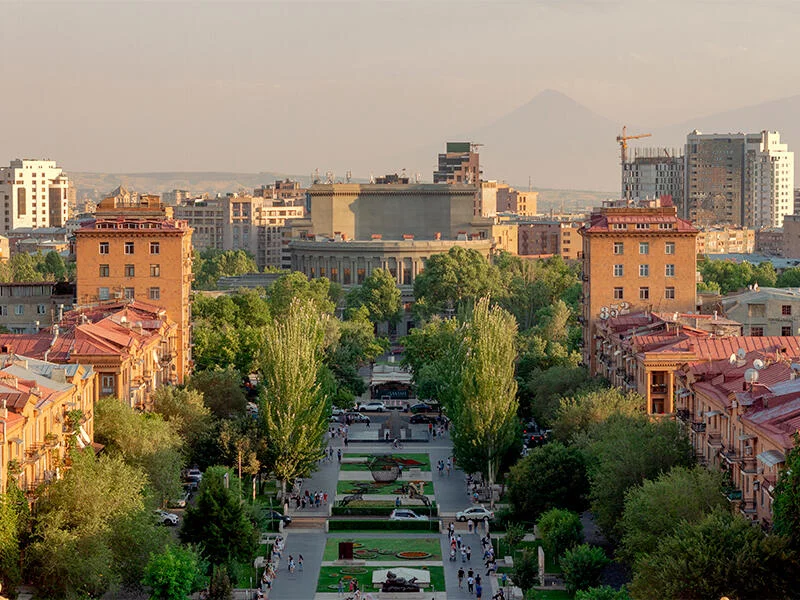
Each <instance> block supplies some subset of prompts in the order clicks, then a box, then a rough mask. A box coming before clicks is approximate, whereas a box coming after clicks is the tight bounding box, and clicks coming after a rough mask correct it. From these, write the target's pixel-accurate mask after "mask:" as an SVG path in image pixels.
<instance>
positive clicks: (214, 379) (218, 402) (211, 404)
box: [186, 366, 247, 419]
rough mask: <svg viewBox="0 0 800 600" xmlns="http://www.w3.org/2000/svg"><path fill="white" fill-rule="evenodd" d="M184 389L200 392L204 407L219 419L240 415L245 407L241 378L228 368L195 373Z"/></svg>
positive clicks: (245, 401) (245, 400)
mask: <svg viewBox="0 0 800 600" xmlns="http://www.w3.org/2000/svg"><path fill="white" fill-rule="evenodd" d="M186 387H187V388H188V389H190V390H196V391H198V392H200V393H201V394H202V395H203V402H204V403H205V405H206V406H207V407H208V408H209V410H211V412H212V413H214V415H215V416H217V417H219V418H220V419H227V418H230V417H232V416H236V415H242V414H244V412H245V408H246V407H247V397H246V396H245V395H244V391H243V390H242V376H241V375H240V374H239V372H238V371H237V370H236V369H234V368H233V367H230V366H229V367H226V368H224V369H222V368H219V367H217V368H214V369H208V370H205V371H197V372H196V373H194V374H193V375H192V376H191V377H190V378H189V381H188V382H187V383H186Z"/></svg>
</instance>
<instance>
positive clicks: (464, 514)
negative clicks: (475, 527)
mask: <svg viewBox="0 0 800 600" xmlns="http://www.w3.org/2000/svg"><path fill="white" fill-rule="evenodd" d="M467 519H472V520H473V521H475V522H478V521H483V520H484V519H489V520H490V521H491V520H492V519H494V512H493V511H491V510H489V509H488V508H486V507H485V506H471V507H469V508H468V509H466V510H462V511H459V512H457V513H456V521H462V522H463V521H466V520H467Z"/></svg>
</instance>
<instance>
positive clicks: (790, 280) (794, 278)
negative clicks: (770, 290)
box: [775, 267, 800, 288]
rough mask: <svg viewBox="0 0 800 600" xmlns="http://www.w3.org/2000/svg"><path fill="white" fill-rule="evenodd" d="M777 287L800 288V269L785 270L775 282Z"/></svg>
mask: <svg viewBox="0 0 800 600" xmlns="http://www.w3.org/2000/svg"><path fill="white" fill-rule="evenodd" d="M775 287H779V288H786V287H800V267H790V268H788V269H784V270H783V272H782V273H781V274H780V275H778V279H777V280H776V281H775Z"/></svg>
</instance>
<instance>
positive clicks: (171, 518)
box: [156, 510, 180, 527]
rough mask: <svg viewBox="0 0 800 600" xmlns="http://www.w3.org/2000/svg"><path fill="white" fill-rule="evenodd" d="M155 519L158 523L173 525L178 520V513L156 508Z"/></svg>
mask: <svg viewBox="0 0 800 600" xmlns="http://www.w3.org/2000/svg"><path fill="white" fill-rule="evenodd" d="M156 519H157V520H158V522H159V523H163V524H164V525H170V526H172V527H175V526H176V525H177V524H178V521H179V520H180V519H179V518H178V515H176V514H175V513H171V512H167V511H165V510H157V511H156Z"/></svg>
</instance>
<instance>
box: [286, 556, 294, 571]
mask: <svg viewBox="0 0 800 600" xmlns="http://www.w3.org/2000/svg"><path fill="white" fill-rule="evenodd" d="M287 568H288V570H289V573H294V557H293V556H292V555H291V554H290V555H289V562H288V563H287Z"/></svg>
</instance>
